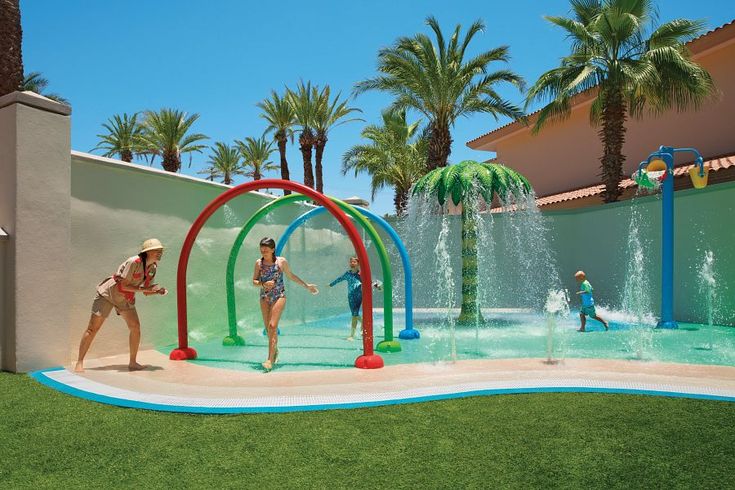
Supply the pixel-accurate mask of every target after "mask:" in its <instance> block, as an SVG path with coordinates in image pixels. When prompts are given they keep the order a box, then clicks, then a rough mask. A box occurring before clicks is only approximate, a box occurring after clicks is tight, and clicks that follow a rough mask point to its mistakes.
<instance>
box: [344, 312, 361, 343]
mask: <svg viewBox="0 0 735 490" xmlns="http://www.w3.org/2000/svg"><path fill="white" fill-rule="evenodd" d="M361 321H362V319H361V318H360V317H359V316H353V317H352V324H351V325H350V336H349V337H347V340H355V330H357V324H358V323H360V322H361Z"/></svg>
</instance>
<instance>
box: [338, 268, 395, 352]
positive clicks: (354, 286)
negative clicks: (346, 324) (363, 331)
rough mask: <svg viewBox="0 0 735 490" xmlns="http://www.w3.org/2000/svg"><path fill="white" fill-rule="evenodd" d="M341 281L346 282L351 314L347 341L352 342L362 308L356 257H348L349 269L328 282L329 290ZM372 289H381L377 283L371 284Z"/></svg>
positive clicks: (360, 282)
mask: <svg viewBox="0 0 735 490" xmlns="http://www.w3.org/2000/svg"><path fill="white" fill-rule="evenodd" d="M342 281H347V303H348V304H349V305H350V313H351V314H352V325H351V327H350V336H349V337H347V340H354V339H355V330H356V329H357V323H358V322H360V321H361V319H360V307H361V306H362V281H361V280H360V261H359V260H358V259H357V257H350V269H349V270H348V271H347V272H345V273H344V274H342V275H341V276H339V277H338V278H337V279H335V280H334V281H332V282H330V283H329V287H330V288H331V287H333V286H335V285H336V284H337V283H340V282H342ZM373 287H375V289H378V290H381V289H382V287H381V286H380V284H379V283H378V282H377V281H376V282H374V283H373Z"/></svg>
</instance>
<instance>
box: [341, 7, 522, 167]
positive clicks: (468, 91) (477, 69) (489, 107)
mask: <svg viewBox="0 0 735 490" xmlns="http://www.w3.org/2000/svg"><path fill="white" fill-rule="evenodd" d="M426 23H427V24H428V26H429V27H430V28H431V30H432V31H434V35H435V37H436V45H434V43H432V41H431V39H430V38H429V37H428V36H426V35H425V34H416V35H415V36H414V37H410V38H409V37H401V38H399V39H398V40H397V41H396V43H395V45H394V46H393V47H390V48H385V49H381V50H380V52H379V53H378V71H379V72H380V76H378V77H376V78H372V79H369V80H365V81H362V82H359V83H358V84H357V85H356V86H355V92H356V93H358V94H359V93H363V92H365V91H368V90H382V91H384V92H388V93H390V94H392V95H394V96H395V101H394V102H393V106H394V107H396V108H406V109H414V110H416V111H418V112H420V113H421V114H423V115H424V116H425V117H426V118H427V120H428V130H429V155H428V165H429V169H435V168H437V167H444V166H446V165H447V159H448V158H449V154H450V153H451V146H452V135H451V132H450V129H451V127H452V126H453V125H454V123H455V122H456V121H457V119H458V118H460V117H467V116H469V115H471V114H477V113H486V114H490V115H491V116H493V117H494V118H495V119H496V120H497V119H498V116H508V117H511V118H514V119H517V118H519V117H521V116H522V112H521V109H520V108H519V107H516V106H515V105H513V104H511V103H510V102H508V101H506V100H504V99H503V98H502V97H501V96H500V94H498V92H497V91H496V89H495V87H496V85H497V84H498V83H501V82H507V83H510V84H512V85H515V86H516V87H518V88H520V89H522V88H523V79H522V78H521V77H520V76H518V75H516V74H515V73H513V72H512V71H510V70H498V71H495V72H488V65H489V64H490V63H492V62H495V61H501V62H507V61H508V59H509V57H508V47H507V46H501V47H499V48H495V49H492V50H490V51H485V52H483V53H480V54H479V55H477V56H475V57H473V58H470V59H465V54H466V53H465V52H466V50H467V46H468V45H469V43H470V41H472V39H473V38H474V36H475V35H476V34H477V33H478V32H480V31H481V30H483V29H484V27H485V26H484V24H483V23H482V22H481V21H479V20H478V21H476V22H475V23H473V24H472V25H471V26H470V28H469V29H468V30H467V33H466V34H465V36H464V39H462V40H460V29H461V26H460V25H457V27H456V28H455V29H454V32H453V33H452V36H451V38H450V39H449V43H448V44H447V42H446V40H445V38H444V35H443V34H442V31H441V29H440V27H439V23H438V22H437V20H436V19H435V18H434V17H429V18H428V19H427V20H426Z"/></svg>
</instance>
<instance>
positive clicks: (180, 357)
mask: <svg viewBox="0 0 735 490" xmlns="http://www.w3.org/2000/svg"><path fill="white" fill-rule="evenodd" d="M168 358H169V359H171V360H172V361H186V360H189V359H196V358H197V351H195V350H194V348H193V347H183V348H180V349H174V350H172V351H171V354H169V356H168Z"/></svg>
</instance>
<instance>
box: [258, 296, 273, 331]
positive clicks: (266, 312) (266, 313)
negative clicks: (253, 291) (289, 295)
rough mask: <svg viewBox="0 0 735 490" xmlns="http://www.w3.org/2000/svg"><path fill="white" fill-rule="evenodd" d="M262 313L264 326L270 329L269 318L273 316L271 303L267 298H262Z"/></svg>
mask: <svg viewBox="0 0 735 490" xmlns="http://www.w3.org/2000/svg"><path fill="white" fill-rule="evenodd" d="M260 314H261V315H263V328H265V329H266V332H267V331H268V319H269V318H270V317H271V305H270V304H269V303H268V301H266V300H265V299H261V300H260Z"/></svg>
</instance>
